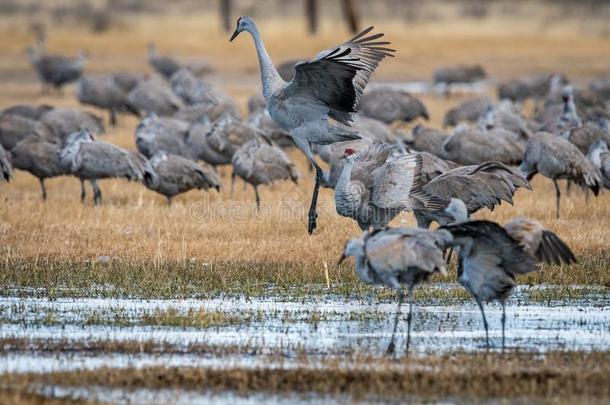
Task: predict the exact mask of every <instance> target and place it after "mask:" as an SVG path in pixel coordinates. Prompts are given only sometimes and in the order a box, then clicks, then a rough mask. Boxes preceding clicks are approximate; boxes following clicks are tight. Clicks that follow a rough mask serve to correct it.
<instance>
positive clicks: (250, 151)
mask: <svg viewBox="0 0 610 405" xmlns="http://www.w3.org/2000/svg"><path fill="white" fill-rule="evenodd" d="M231 163H232V165H233V174H232V176H233V177H234V176H238V177H240V178H241V179H243V180H244V181H245V182H246V183H248V184H251V185H252V187H253V188H254V193H255V196H256V207H257V208H260V196H259V194H258V186H260V185H269V184H272V183H275V182H278V181H282V180H292V181H293V182H294V183H295V184H296V183H297V182H298V179H299V172H298V171H297V169H296V166H295V165H294V163H293V162H292V161H291V160H290V158H289V157H288V155H287V154H286V152H284V151H283V150H282V149H281V148H280V147H278V146H277V145H274V144H272V143H270V142H267V141H265V140H264V139H263V138H262V137H261V138H257V139H252V140H250V141H248V142H246V143H244V144H243V145H242V146H241V147H239V149H237V150H236V151H235V154H234V155H233V158H232V160H231Z"/></svg>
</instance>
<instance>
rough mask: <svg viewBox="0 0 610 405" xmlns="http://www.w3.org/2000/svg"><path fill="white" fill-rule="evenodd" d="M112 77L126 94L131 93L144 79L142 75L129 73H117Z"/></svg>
mask: <svg viewBox="0 0 610 405" xmlns="http://www.w3.org/2000/svg"><path fill="white" fill-rule="evenodd" d="M110 76H111V77H112V80H113V81H114V83H115V84H116V85H117V86H119V87H120V88H121V89H123V91H125V92H126V93H129V92H130V91H131V90H132V89H133V88H134V87H136V86H137V85H138V83H139V82H140V80H141V79H142V77H141V75H139V74H136V73H129V72H116V73H112V74H110Z"/></svg>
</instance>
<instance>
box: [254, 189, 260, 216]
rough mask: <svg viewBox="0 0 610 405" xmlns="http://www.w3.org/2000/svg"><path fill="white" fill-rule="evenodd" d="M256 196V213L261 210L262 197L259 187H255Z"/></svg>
mask: <svg viewBox="0 0 610 405" xmlns="http://www.w3.org/2000/svg"><path fill="white" fill-rule="evenodd" d="M254 195H255V196H256V211H260V210H261V197H260V195H258V187H256V186H254Z"/></svg>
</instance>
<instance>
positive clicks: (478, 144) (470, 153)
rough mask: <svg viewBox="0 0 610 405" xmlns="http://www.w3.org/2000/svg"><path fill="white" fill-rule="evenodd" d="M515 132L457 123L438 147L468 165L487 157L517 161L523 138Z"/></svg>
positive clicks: (506, 161) (477, 162)
mask: <svg viewBox="0 0 610 405" xmlns="http://www.w3.org/2000/svg"><path fill="white" fill-rule="evenodd" d="M517 139H518V138H516V136H515V134H513V133H510V131H506V130H503V129H496V128H493V129H490V130H487V129H485V128H468V127H466V126H462V125H460V126H458V127H456V128H455V129H454V130H453V133H452V134H451V136H450V137H448V138H447V139H446V140H445V142H444V143H443V146H442V148H441V157H442V158H444V159H449V160H453V161H454V162H457V163H460V164H463V165H470V164H480V163H482V162H487V161H491V160H493V161H497V162H502V163H506V164H519V162H521V159H522V157H523V147H524V144H523V143H522V142H516V140H517Z"/></svg>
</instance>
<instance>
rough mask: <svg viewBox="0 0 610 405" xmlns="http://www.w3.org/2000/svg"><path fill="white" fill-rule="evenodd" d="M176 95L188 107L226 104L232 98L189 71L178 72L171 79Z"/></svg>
mask: <svg viewBox="0 0 610 405" xmlns="http://www.w3.org/2000/svg"><path fill="white" fill-rule="evenodd" d="M170 86H171V87H172V90H173V91H174V93H175V94H176V95H177V96H178V97H180V98H181V99H182V101H183V102H184V103H185V104H187V105H193V104H220V103H226V101H227V100H230V97H229V96H228V95H226V94H224V93H222V92H220V91H219V90H217V89H215V88H214V87H213V86H212V85H211V84H209V83H207V82H205V81H203V80H202V79H200V78H199V77H197V76H195V75H194V74H193V72H191V71H190V70H189V69H185V68H182V69H180V70H178V71H176V72H175V73H174V74H173V75H172V76H171V79H170Z"/></svg>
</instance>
